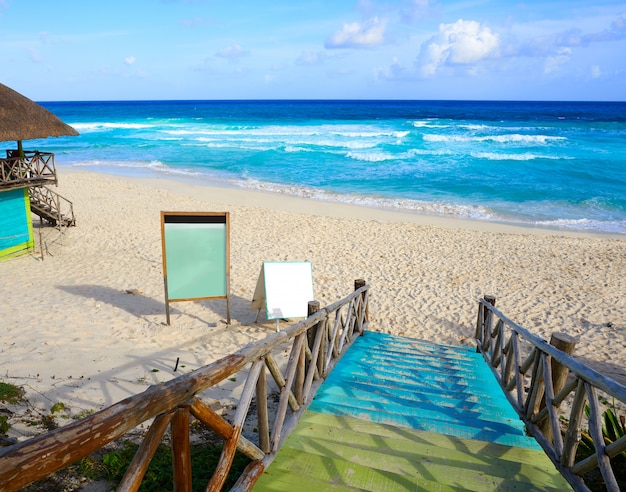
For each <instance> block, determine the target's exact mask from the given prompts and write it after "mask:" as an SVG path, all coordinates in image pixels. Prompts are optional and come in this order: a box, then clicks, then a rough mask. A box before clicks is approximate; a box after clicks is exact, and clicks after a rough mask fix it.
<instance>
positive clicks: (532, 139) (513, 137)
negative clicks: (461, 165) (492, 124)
mask: <svg viewBox="0 0 626 492" xmlns="http://www.w3.org/2000/svg"><path fill="white" fill-rule="evenodd" d="M423 138H424V140H425V141H427V142H497V143H522V144H530V145H546V144H547V143H551V142H558V141H563V140H567V139H566V138H565V137H555V136H551V135H522V134H519V133H512V134H507V135H485V136H466V135H439V134H435V135H432V134H426V135H424V136H423Z"/></svg>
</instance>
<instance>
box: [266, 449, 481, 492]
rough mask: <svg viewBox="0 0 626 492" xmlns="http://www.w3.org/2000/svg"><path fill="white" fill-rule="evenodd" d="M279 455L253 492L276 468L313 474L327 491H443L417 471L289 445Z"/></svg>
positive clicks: (302, 475) (305, 475) (303, 477)
mask: <svg viewBox="0 0 626 492" xmlns="http://www.w3.org/2000/svg"><path fill="white" fill-rule="evenodd" d="M280 455H281V458H282V459H281V460H280V461H279V462H276V461H275V462H274V463H272V465H271V466H270V468H269V469H268V470H267V472H268V473H267V474H264V475H263V477H262V479H259V481H258V482H257V484H256V485H255V487H254V490H255V491H263V490H267V489H265V487H266V483H267V482H266V481H268V480H269V481H271V473H278V471H275V472H272V470H276V469H279V470H281V471H282V472H285V473H290V474H292V475H295V476H297V477H300V480H301V482H302V483H304V482H305V481H308V477H315V478H316V479H317V480H319V481H320V482H322V483H327V484H330V485H329V486H328V488H327V487H324V488H321V489H318V490H320V491H324V490H329V489H330V487H331V486H332V485H334V484H337V485H339V486H341V487H353V488H356V489H359V490H367V491H371V492H392V491H393V492H395V491H398V492H399V491H411V492H413V491H415V490H420V489H422V490H433V489H434V490H436V489H437V488H439V489H443V490H446V488H445V487H442V485H445V484H437V483H436V482H432V481H430V480H427V479H425V478H424V477H421V476H419V475H418V474H414V475H398V474H395V473H393V472H389V471H386V470H380V469H376V468H372V467H369V466H363V465H361V464H359V463H355V462H351V461H345V460H341V459H333V458H331V457H325V456H320V455H318V454H309V453H303V452H300V451H298V450H294V449H292V448H289V447H285V448H283V449H281V451H280ZM296 490H299V489H296ZM330 490H332V489H330ZM447 490H450V488H447ZM452 490H454V489H452ZM483 490H485V489H483Z"/></svg>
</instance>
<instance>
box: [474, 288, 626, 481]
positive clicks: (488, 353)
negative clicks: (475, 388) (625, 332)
mask: <svg viewBox="0 0 626 492" xmlns="http://www.w3.org/2000/svg"><path fill="white" fill-rule="evenodd" d="M494 305H495V298H493V297H491V296H485V298H484V299H481V300H480V301H479V308H478V320H477V323H476V341H477V350H479V351H480V352H482V354H483V357H484V359H485V360H486V361H487V363H488V364H489V365H490V366H491V368H492V371H493V373H494V374H495V376H496V378H497V380H498V382H499V383H500V385H501V386H502V388H503V389H504V392H505V394H506V396H507V398H508V399H509V401H510V402H511V404H512V405H513V407H514V408H515V409H516V410H517V413H518V414H519V415H520V417H521V418H522V419H523V421H524V422H525V423H526V426H527V429H528V432H529V433H530V434H531V435H532V436H533V437H535V439H536V440H537V441H538V442H539V444H540V445H541V446H542V448H543V449H544V451H545V452H546V454H547V455H548V456H549V457H550V459H551V460H552V462H553V463H554V464H555V466H556V468H557V469H558V470H559V471H560V472H561V474H562V475H563V476H564V477H565V478H566V479H567V480H568V481H569V483H570V484H571V485H572V487H573V488H574V489H575V490H581V491H588V490H590V488H589V484H588V483H587V482H590V481H591V480H590V476H591V478H593V474H594V473H595V475H596V480H593V481H594V482H595V483H597V482H598V480H597V478H598V477H599V476H600V475H601V480H599V481H600V482H601V483H603V484H604V486H605V487H606V490H608V491H611V492H618V491H619V490H620V484H619V483H618V479H617V478H616V475H615V466H616V462H617V461H618V459H620V460H622V461H623V459H624V454H623V453H624V452H625V450H626V435H622V436H621V437H619V436H618V438H616V439H614V440H609V439H606V437H605V436H604V435H603V429H602V427H603V408H602V407H603V403H602V402H609V403H611V405H615V406H616V407H617V408H620V407H621V409H622V410H623V409H624V408H625V406H626V387H625V386H623V385H621V384H619V383H618V382H616V381H614V380H612V379H610V378H608V377H606V376H604V375H602V374H600V373H599V372H597V371H595V370H593V369H592V368H590V367H588V366H586V365H585V364H582V363H581V362H579V361H577V360H576V359H574V358H573V357H571V356H570V355H568V354H567V353H565V352H564V351H562V350H559V349H558V348H556V347H555V346H553V345H551V344H550V343H548V342H546V341H545V340H542V339H541V338H539V337H538V336H536V335H534V334H532V333H530V332H529V331H527V330H526V329H524V328H522V327H521V326H519V325H517V324H516V323H514V322H513V321H511V320H510V319H509V318H507V317H506V316H505V315H504V314H502V313H501V312H500V311H499V310H498V309H496V308H495V307H494ZM557 335H558V334H557ZM557 338H558V337H557ZM567 338H568V337H567V335H565V336H562V337H561V339H564V340H565V341H566V342H567ZM622 425H623V424H622ZM583 433H584V435H585V437H586V439H587V441H592V442H593V446H592V447H593V449H592V450H590V451H589V452H588V453H587V456H584V455H583V454H582V453H579V454H577V448H578V447H579V444H580V442H581V436H582V435H583ZM618 456H620V458H617V457H618ZM620 466H623V464H622V465H620ZM590 472H591V473H590ZM598 472H599V473H598ZM622 480H623V479H622Z"/></svg>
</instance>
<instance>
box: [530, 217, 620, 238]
mask: <svg viewBox="0 0 626 492" xmlns="http://www.w3.org/2000/svg"><path fill="white" fill-rule="evenodd" d="M534 224H535V225H537V226H541V227H549V228H557V229H569V230H578V231H580V230H584V231H594V232H601V233H613V234H626V220H593V219H553V220H540V221H536V222H534Z"/></svg>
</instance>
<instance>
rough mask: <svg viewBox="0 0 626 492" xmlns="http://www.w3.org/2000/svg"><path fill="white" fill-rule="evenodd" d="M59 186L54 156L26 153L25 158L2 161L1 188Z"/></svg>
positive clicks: (0, 164) (46, 153) (0, 172)
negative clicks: (44, 184)
mask: <svg viewBox="0 0 626 492" xmlns="http://www.w3.org/2000/svg"><path fill="white" fill-rule="evenodd" d="M43 183H54V184H57V174H56V166H55V163H54V154H52V153H50V152H38V151H26V152H24V155H23V156H11V157H7V158H5V159H0V187H1V188H7V187H9V188H11V187H17V186H29V185H33V184H43Z"/></svg>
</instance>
